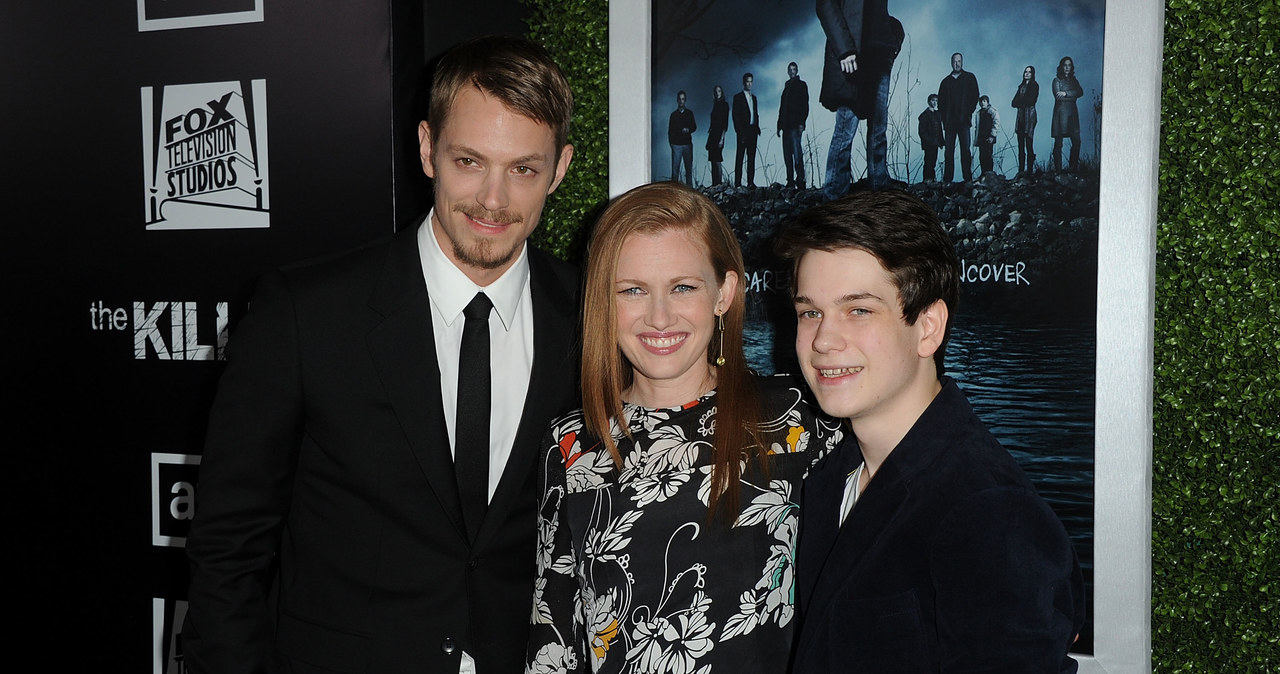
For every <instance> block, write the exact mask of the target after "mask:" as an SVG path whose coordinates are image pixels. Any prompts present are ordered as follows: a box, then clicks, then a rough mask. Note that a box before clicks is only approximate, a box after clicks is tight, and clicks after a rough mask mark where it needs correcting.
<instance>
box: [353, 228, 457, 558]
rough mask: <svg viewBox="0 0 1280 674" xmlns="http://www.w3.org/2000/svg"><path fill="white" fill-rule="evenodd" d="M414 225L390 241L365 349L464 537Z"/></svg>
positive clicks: (426, 472) (429, 478)
mask: <svg viewBox="0 0 1280 674" xmlns="http://www.w3.org/2000/svg"><path fill="white" fill-rule="evenodd" d="M417 229H418V228H417V227H416V226H415V227H410V228H407V229H405V230H403V231H401V232H400V233H398V234H397V235H396V236H395V238H394V239H393V240H392V245H391V252H390V254H389V255H388V256H387V262H386V265H385V266H384V267H383V271H382V276H381V278H379V280H378V284H377V286H376V287H375V289H374V292H373V294H372V296H371V297H370V301H369V305H370V307H371V308H373V309H374V310H375V311H377V312H379V313H380V314H382V315H383V316H384V317H385V318H384V320H383V321H382V322H381V323H379V324H378V325H377V326H375V327H374V328H373V330H371V331H370V332H369V336H368V343H369V350H370V352H371V353H372V355H373V361H374V364H375V367H377V370H378V375H379V376H380V377H381V379H382V382H383V386H384V387H385V389H386V392H387V397H388V398H389V399H390V401H391V407H392V409H393V410H394V411H395V415H396V418H397V419H398V420H399V422H400V426H401V428H402V429H404V435H405V438H406V439H408V441H409V446H410V448H411V449H412V450H413V454H414V457H415V458H416V459H417V461H418V465H419V466H420V467H421V468H422V474H423V475H424V476H425V477H426V479H427V482H428V483H429V485H430V486H431V491H432V492H433V493H434V494H435V497H436V499H437V500H438V501H439V503H440V509H441V510H443V511H444V513H445V515H446V517H447V518H448V520H449V522H450V523H451V524H452V525H453V527H454V529H455V530H457V532H458V534H459V535H460V536H462V537H463V538H464V539H465V538H466V528H465V527H464V525H463V522H462V504H461V501H460V500H459V498H458V484H457V481H456V480H455V478H454V471H453V457H452V455H451V453H450V451H449V433H448V429H447V427H446V426H445V420H444V412H443V407H442V406H441V405H442V403H441V400H440V368H439V365H438V364H437V361H436V347H435V336H434V334H433V332H432V328H431V305H430V301H429V299H428V297H427V284H426V281H425V280H423V278H422V262H421V259H420V257H419V255H418V242H417Z"/></svg>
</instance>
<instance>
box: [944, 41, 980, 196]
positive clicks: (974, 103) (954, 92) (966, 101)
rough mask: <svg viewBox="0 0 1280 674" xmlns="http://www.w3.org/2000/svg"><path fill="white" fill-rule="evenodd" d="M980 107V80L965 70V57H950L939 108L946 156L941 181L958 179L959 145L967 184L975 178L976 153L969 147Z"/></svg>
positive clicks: (959, 54) (954, 55)
mask: <svg viewBox="0 0 1280 674" xmlns="http://www.w3.org/2000/svg"><path fill="white" fill-rule="evenodd" d="M977 107H978V78H977V77H974V75H973V73H971V72H969V71H968V70H965V69H964V55H963V54H961V53H960V52H956V53H954V54H952V55H951V73H950V74H948V75H947V76H946V77H944V78H942V82H941V83H939V84H938V109H939V110H940V111H941V113H942V129H943V133H944V141H945V143H946V146H947V148H946V153H947V154H946V156H945V157H943V160H942V182H946V183H949V182H951V181H952V180H953V179H955V176H956V144H957V142H958V143H959V145H960V174H961V175H963V176H964V179H965V181H966V182H968V181H969V180H972V179H973V151H972V150H971V149H970V148H969V128H970V126H972V120H973V111H974V109H975V108H977Z"/></svg>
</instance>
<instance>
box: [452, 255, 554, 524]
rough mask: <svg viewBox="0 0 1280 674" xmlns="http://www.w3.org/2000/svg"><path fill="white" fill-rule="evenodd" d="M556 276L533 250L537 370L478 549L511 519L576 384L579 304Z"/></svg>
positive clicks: (531, 285) (531, 288)
mask: <svg viewBox="0 0 1280 674" xmlns="http://www.w3.org/2000/svg"><path fill="white" fill-rule="evenodd" d="M555 281H556V279H555V272H554V270H552V269H551V268H550V264H549V263H548V261H547V260H546V259H544V257H543V254H542V253H540V252H539V251H536V250H534V249H533V248H530V249H529V296H530V298H531V299H532V300H533V368H532V369H531V371H530V372H529V389H528V390H527V391H526V392H525V397H524V409H523V410H522V412H521V414H520V425H519V426H518V427H517V429H516V436H515V441H514V444H513V446H512V447H511V456H510V457H509V458H508V459H507V466H506V468H504V469H503V471H502V479H501V480H499V482H498V488H497V489H496V490H495V491H494V494H493V498H492V499H491V500H490V502H489V510H488V512H487V513H486V514H485V518H484V521H483V522H482V523H481V525H480V532H479V534H478V535H477V536H476V542H475V543H476V545H477V546H479V545H483V544H484V542H485V541H487V540H488V539H489V538H491V537H492V536H493V533H494V531H495V530H496V529H497V528H498V527H500V526H501V525H502V523H503V522H504V521H505V520H506V517H507V513H508V512H509V511H510V510H511V509H512V508H513V507H514V506H515V504H516V500H517V499H518V498H520V496H521V494H522V492H523V491H524V488H525V483H526V482H527V481H528V480H529V479H530V477H531V476H532V475H533V465H534V463H535V462H536V461H537V458H538V453H539V450H540V447H539V444H540V442H541V440H542V436H543V434H544V433H545V432H546V430H547V423H548V422H549V421H551V418H552V416H553V415H555V414H557V413H560V412H564V411H566V410H563V409H560V408H561V407H562V406H563V399H564V396H563V395H562V393H561V390H562V389H563V388H564V387H566V386H568V387H572V386H574V385H575V383H576V380H575V379H574V376H573V373H574V372H576V371H577V369H576V363H574V362H573V360H572V358H571V355H572V354H573V353H574V351H573V340H574V330H573V326H574V322H575V320H576V315H577V303H576V302H573V301H566V299H567V298H566V297H565V296H564V294H563V293H561V292H557V290H556V285H557V284H556V282H555Z"/></svg>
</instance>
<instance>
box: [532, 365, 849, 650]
mask: <svg viewBox="0 0 1280 674" xmlns="http://www.w3.org/2000/svg"><path fill="white" fill-rule="evenodd" d="M759 383H760V389H761V401H762V403H763V405H762V406H763V407H764V409H765V410H766V411H767V412H768V414H767V415H766V416H767V421H766V422H765V424H763V426H762V430H763V431H764V434H765V438H766V440H767V444H766V447H767V449H768V451H769V453H770V458H769V465H768V468H767V470H766V471H761V470H760V468H759V467H757V466H753V467H752V468H751V470H749V471H747V472H746V473H745V474H744V475H743V477H742V479H741V482H740V487H741V491H740V496H739V498H740V504H741V509H742V510H741V513H740V515H739V516H738V518H737V520H736V522H735V523H734V524H733V526H732V527H725V526H724V525H722V524H720V523H718V522H717V523H709V522H708V517H707V499H708V495H709V492H710V474H711V458H712V451H713V434H714V432H715V422H716V414H715V412H716V407H715V394H714V392H713V393H711V394H708V395H707V396H704V397H703V398H702V399H700V400H698V401H694V402H693V403H690V404H688V405H685V406H683V407H680V408H671V409H646V408H641V407H636V406H634V405H625V406H624V415H623V416H624V418H625V419H626V420H627V427H628V429H629V430H630V432H631V435H632V438H627V437H626V436H625V435H624V434H623V433H622V430H621V428H619V427H618V425H617V422H616V420H615V422H614V424H613V427H612V428H611V429H610V430H611V435H612V436H613V437H614V439H615V442H617V444H618V449H619V453H620V455H621V457H622V460H623V465H622V468H621V470H618V469H617V468H616V467H615V466H614V463H613V459H612V457H611V456H610V455H609V452H608V451H607V450H606V449H605V448H604V446H603V444H602V443H600V442H599V441H598V439H595V438H588V437H586V432H585V430H584V426H583V423H582V414H581V412H580V411H579V412H576V413H572V414H570V415H567V416H566V417H563V418H561V419H559V420H557V421H556V422H555V423H553V424H552V426H551V428H550V430H549V436H548V438H547V441H546V443H545V445H544V446H545V447H546V448H547V451H546V452H545V453H544V455H543V456H544V460H543V463H542V464H541V469H542V470H541V472H540V480H541V483H540V486H541V487H542V495H541V497H540V501H539V504H538V555H537V559H538V564H537V578H536V581H535V586H534V610H533V614H532V623H533V625H532V632H531V637H530V642H529V651H528V652H529V658H528V668H527V670H526V671H527V672H528V673H529V674H542V673H543V672H585V671H592V672H625V673H628V674H641V673H649V672H653V673H662V674H710V672H711V671H712V669H713V668H714V669H715V670H717V671H722V672H723V671H766V670H769V669H774V668H776V669H777V670H778V671H783V670H785V666H786V662H787V657H788V652H789V648H790V640H791V635H792V632H793V630H794V625H793V624H792V623H793V617H794V609H793V603H794V588H793V586H794V579H795V575H794V563H795V543H796V540H795V539H796V531H797V528H798V517H799V512H798V511H799V506H798V500H799V499H798V493H799V486H800V483H801V481H802V480H803V478H804V475H805V473H806V472H807V471H808V468H809V466H811V465H812V464H813V463H814V462H815V461H817V460H818V459H819V458H821V457H822V456H823V455H824V454H825V453H826V452H828V451H830V450H831V449H832V448H833V447H835V446H836V445H837V444H838V443H839V441H840V437H841V431H840V430H839V426H838V425H837V424H836V423H835V422H833V421H831V420H829V419H825V418H822V417H818V416H815V415H814V413H813V411H812V410H811V408H810V407H809V406H808V405H806V404H805V403H804V402H803V401H802V399H801V394H800V391H799V388H798V387H796V386H794V385H792V384H791V381H790V380H789V379H787V378H783V377H774V378H762V379H760V380H759ZM766 475H767V479H766V477H765V476H766Z"/></svg>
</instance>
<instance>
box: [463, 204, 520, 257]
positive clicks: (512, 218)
mask: <svg viewBox="0 0 1280 674" xmlns="http://www.w3.org/2000/svg"><path fill="white" fill-rule="evenodd" d="M453 210H454V211H455V212H457V213H461V214H463V215H465V216H467V217H469V218H471V219H472V220H480V221H484V222H496V223H499V224H503V225H520V224H521V223H523V222H524V218H523V217H521V216H519V215H517V214H514V213H509V212H507V211H489V210H485V209H483V208H476V207H473V206H469V205H466V204H457V205H455V206H454V207H453ZM452 243H453V256H454V258H455V259H457V260H458V261H459V262H461V263H462V264H464V265H467V266H468V267H475V268H476V269H499V268H501V267H503V266H504V265H506V264H507V263H509V262H511V260H512V258H514V257H515V256H516V253H518V252H520V248H521V247H522V246H523V245H524V240H520V241H516V242H515V243H514V244H513V245H512V246H511V248H509V249H508V250H505V251H496V250H494V242H493V241H489V240H487V239H480V240H479V241H475V242H470V243H468V242H463V241H453V242H452Z"/></svg>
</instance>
